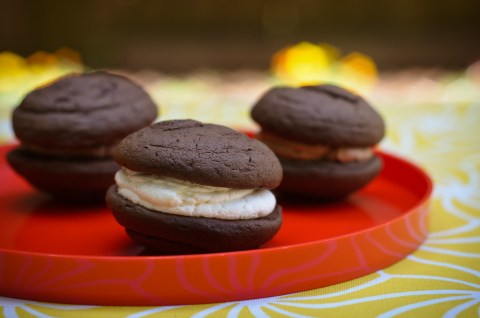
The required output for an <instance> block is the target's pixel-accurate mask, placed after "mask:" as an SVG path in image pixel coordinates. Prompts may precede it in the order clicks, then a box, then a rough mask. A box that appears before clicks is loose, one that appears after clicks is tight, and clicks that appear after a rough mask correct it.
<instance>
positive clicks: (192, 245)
mask: <svg viewBox="0 0 480 318" xmlns="http://www.w3.org/2000/svg"><path fill="white" fill-rule="evenodd" d="M106 201H107V205H108V206H109V207H110V209H111V210H112V213H113V215H114V217H115V219H116V220H117V222H118V223H120V224H121V225H122V226H123V227H125V229H126V231H127V234H128V235H129V236H130V237H131V238H132V239H133V240H134V241H136V242H138V243H140V244H142V245H144V246H146V247H147V248H149V249H151V250H154V251H157V252H160V253H162V254H195V253H213V252H227V251H239V250H248V249H254V248H257V247H259V246H260V245H262V244H264V243H265V242H267V241H269V240H270V239H271V238H272V237H273V236H274V235H275V234H276V233H277V232H278V230H279V229H280V226H281V225H282V213H281V207H280V206H279V205H277V206H276V207H275V209H274V210H273V211H272V213H270V214H269V215H267V216H264V217H261V218H256V219H247V220H223V219H214V218H204V217H193V216H182V215H175V214H170V213H164V212H159V211H153V210H150V209H147V208H145V207H143V206H141V205H138V204H135V203H133V202H131V201H130V200H128V199H126V198H124V197H123V196H121V195H120V194H119V193H118V187H117V186H116V185H114V186H112V187H110V189H109V190H108V192H107V196H106Z"/></svg>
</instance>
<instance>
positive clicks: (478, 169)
mask: <svg viewBox="0 0 480 318" xmlns="http://www.w3.org/2000/svg"><path fill="white" fill-rule="evenodd" d="M379 110H380V111H381V113H382V114H383V115H384V117H385V118H386V121H387V123H388V132H387V137H386V138H385V140H384V142H383V143H382V145H381V146H382V148H383V149H384V150H386V151H391V152H395V153H397V154H400V155H402V156H404V157H407V158H409V159H410V160H413V161H415V162H416V163H417V164H419V165H421V166H423V167H424V168H425V169H426V170H427V171H428V172H429V173H430V174H431V175H432V176H433V179H434V182H435V190H434V197H433V203H432V208H431V213H430V226H429V229H430V235H429V237H428V239H427V241H426V242H425V243H424V244H423V245H422V246H421V247H420V249H419V250H417V251H416V252H415V253H413V254H412V255H410V256H408V257H407V258H406V259H404V260H402V261H400V262H398V263H397V264H395V265H393V266H390V267H388V268H385V269H383V270H381V271H378V272H376V273H374V274H371V275H368V276H365V277H361V278H358V279H355V280H352V281H348V282H345V283H342V284H338V285H334V286H329V287H325V288H320V289H316V290H311V291H305V292H302V293H297V294H293V295H285V296H278V297H271V298H265V299H257V300H248V301H239V302H231V303H221V304H207V305H190V306H165V307H102V306H100V307H98V306H97V307H90V306H70V305H61V304H55V305H54V304H46V303H38V302H32V301H27V300H14V299H8V298H0V313H1V314H3V316H4V317H66V316H68V317H87V316H88V317H131V318H133V317H135V318H139V317H172V316H175V317H196V318H199V317H209V318H210V317H211V318H215V317H351V316H358V317H382V318H387V317H440V316H443V317H477V316H479V310H480V309H479V308H480V143H479V142H478V132H479V127H478V126H479V124H480V105H476V104H465V103H460V104H445V105H439V104H436V105H410V106H388V107H381V108H380V109H379Z"/></svg>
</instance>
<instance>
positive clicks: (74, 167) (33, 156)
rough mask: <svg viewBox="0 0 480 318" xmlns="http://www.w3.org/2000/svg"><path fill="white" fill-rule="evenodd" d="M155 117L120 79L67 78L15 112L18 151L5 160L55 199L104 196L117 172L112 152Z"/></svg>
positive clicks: (140, 93)
mask: <svg viewBox="0 0 480 318" xmlns="http://www.w3.org/2000/svg"><path fill="white" fill-rule="evenodd" d="M156 117H157V106H156V105H155V104H154V103H153V101H152V99H151V98H150V97H149V95H148V94H147V93H146V92H145V91H144V90H143V89H142V88H141V87H140V86H138V85H137V84H135V83H134V82H132V81H130V80H129V79H127V78H125V77H123V76H119V75H114V74H111V73H107V72H92V73H86V74H74V75H69V76H65V77H63V78H60V79H58V80H57V81H55V82H53V83H52V84H50V85H48V86H45V87H41V88H38V89H36V90H34V91H32V92H31V93H29V94H28V95H27V96H26V97H25V98H24V100H23V101H22V102H21V104H20V105H19V106H18V107H17V108H16V109H15V110H14V112H13V115H12V122H13V129H14V131H15V135H16V136H17V138H18V139H19V141H20V142H21V149H20V150H14V151H13V152H12V153H11V154H10V155H9V156H8V160H9V162H10V164H11V166H12V167H13V168H14V169H15V170H16V171H17V172H18V173H19V174H21V175H22V176H23V177H25V178H26V179H27V180H28V181H30V182H31V183H32V184H33V185H34V186H36V187H38V188H39V189H42V190H45V191H46V192H50V193H51V194H54V195H56V196H61V197H67V198H71V197H76V198H79V199H82V198H85V199H89V198H91V197H92V196H94V197H102V196H103V195H104V193H105V191H106V189H107V188H108V186H110V185H111V184H113V175H114V172H115V171H116V170H118V168H119V167H118V165H117V164H116V163H115V162H114V161H113V159H112V152H113V148H114V147H115V146H116V144H117V143H118V142H119V141H120V140H121V139H122V138H123V137H125V136H126V135H128V134H129V133H131V132H133V131H136V130H138V129H140V128H142V127H145V126H147V125H149V124H150V123H151V122H152V121H153V120H154V119H155V118H156ZM43 178H46V179H44V180H42V179H43ZM107 180H108V181H107Z"/></svg>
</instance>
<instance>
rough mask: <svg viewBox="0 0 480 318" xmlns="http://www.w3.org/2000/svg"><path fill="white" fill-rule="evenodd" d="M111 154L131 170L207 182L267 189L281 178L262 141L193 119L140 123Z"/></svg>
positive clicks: (277, 167) (272, 157) (242, 187)
mask: <svg viewBox="0 0 480 318" xmlns="http://www.w3.org/2000/svg"><path fill="white" fill-rule="evenodd" d="M114 158H115V160H116V161H117V162H118V163H119V164H120V165H121V166H123V167H126V168H128V169H130V170H133V171H138V172H144V173H148V174H154V175H158V176H167V177H173V178H177V179H180V180H187V181H191V182H194V183H198V184H203V185H209V186H217V187H227V188H237V189H255V188H266V189H271V188H275V187H276V186H278V184H279V183H280V181H281V179H282V168H281V166H280V162H279V161H278V159H277V157H276V156H275V155H274V154H273V153H272V152H271V151H270V149H269V148H268V147H267V146H265V145H264V144H263V143H261V142H259V141H257V140H255V139H251V138H249V137H247V136H246V135H244V134H242V133H240V132H238V131H235V130H233V129H230V128H227V127H225V126H220V125H214V124H203V123H200V122H198V121H194V120H170V121H163V122H159V123H155V124H153V125H151V126H149V127H146V128H143V129H141V130H139V131H137V132H135V133H133V134H131V135H129V136H127V137H126V138H124V139H123V140H122V141H121V142H120V144H119V145H118V146H117V148H116V150H115V152H114Z"/></svg>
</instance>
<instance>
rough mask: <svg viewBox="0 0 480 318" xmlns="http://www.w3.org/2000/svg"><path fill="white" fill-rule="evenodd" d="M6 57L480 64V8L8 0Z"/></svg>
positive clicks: (467, 0) (116, 63) (176, 67)
mask: <svg viewBox="0 0 480 318" xmlns="http://www.w3.org/2000/svg"><path fill="white" fill-rule="evenodd" d="M0 4H1V10H0V39H1V41H0V51H5V50H8V51H13V52H15V53H18V54H20V55H23V56H28V55H30V54H32V53H34V52H36V51H38V50H45V51H50V52H51V51H55V50H57V49H59V48H61V47H70V48H72V49H74V50H76V51H78V52H79V53H80V54H81V56H82V58H83V60H84V63H85V64H86V65H89V66H90V67H93V68H98V67H106V68H123V69H130V70H138V69H143V68H154V69H159V70H162V71H173V72H175V71H179V72H183V71H188V70H191V69H196V68H202V67H211V68H217V69H227V70H230V69H239V68H258V69H268V67H269V63H270V59H271V56H272V54H273V53H274V52H275V51H278V50H279V49H280V48H282V47H285V46H286V45H290V44H294V43H297V42H299V41H310V42H313V43H318V42H326V43H330V44H332V45H334V46H336V47H338V48H339V49H340V50H342V51H345V52H350V51H360V52H363V53H365V54H367V55H369V56H371V57H372V58H373V60H374V61H375V62H376V63H377V65H378V66H379V68H380V69H399V68H405V67H410V66H423V67H442V68H449V69H455V68H464V67H466V66H467V65H469V64H471V63H472V62H474V61H476V60H478V59H479V58H480V1H478V0H456V1H442V0H437V1H432V0H424V1H418V0H403V1H399V0H395V1H385V0H366V1H354V0H337V1H327V0H320V1H316V0H299V1H286V0H263V1H262V0H243V1H226V0H192V1H174V0H159V1H154V0H143V1H140V0H121V1H106V0H100V1H95V0H84V1H56V0H51V1H42V0H40V1H29V0H0Z"/></svg>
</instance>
